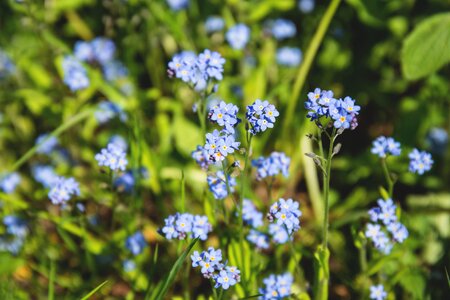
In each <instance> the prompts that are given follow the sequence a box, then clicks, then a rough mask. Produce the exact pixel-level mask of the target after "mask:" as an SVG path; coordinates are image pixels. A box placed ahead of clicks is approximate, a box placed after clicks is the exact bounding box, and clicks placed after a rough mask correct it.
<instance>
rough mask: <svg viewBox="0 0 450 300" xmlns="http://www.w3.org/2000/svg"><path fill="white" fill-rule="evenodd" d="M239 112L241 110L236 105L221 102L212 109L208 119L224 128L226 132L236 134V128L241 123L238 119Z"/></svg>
mask: <svg viewBox="0 0 450 300" xmlns="http://www.w3.org/2000/svg"><path fill="white" fill-rule="evenodd" d="M238 111H239V108H238V107H237V106H236V105H234V104H232V103H228V104H227V103H225V102H224V101H220V103H219V104H218V105H214V106H213V107H211V109H210V111H209V114H208V119H209V120H210V121H211V122H213V123H216V124H217V125H219V126H221V127H224V129H223V131H224V132H226V133H229V134H234V127H236V125H237V124H239V122H240V120H239V119H238V117H237V113H238Z"/></svg>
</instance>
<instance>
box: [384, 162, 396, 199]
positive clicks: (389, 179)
mask: <svg viewBox="0 0 450 300" xmlns="http://www.w3.org/2000/svg"><path fill="white" fill-rule="evenodd" d="M381 166H382V168H383V173H384V177H385V178H386V183H387V185H388V193H389V197H390V198H392V193H393V192H394V181H393V180H392V177H391V175H390V173H389V169H388V166H387V162H386V158H382V159H381Z"/></svg>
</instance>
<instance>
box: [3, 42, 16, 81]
mask: <svg viewBox="0 0 450 300" xmlns="http://www.w3.org/2000/svg"><path fill="white" fill-rule="evenodd" d="M15 71H16V67H15V66H14V63H13V62H12V60H11V59H10V58H9V56H8V55H7V54H6V53H5V52H3V51H2V50H1V49H0V79H3V78H6V77H9V76H11V75H12V74H14V72H15Z"/></svg>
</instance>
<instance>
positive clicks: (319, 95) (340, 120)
mask: <svg viewBox="0 0 450 300" xmlns="http://www.w3.org/2000/svg"><path fill="white" fill-rule="evenodd" d="M305 108H306V109H307V110H308V113H307V114H306V116H307V117H308V118H309V119H311V121H315V120H318V119H320V118H322V117H324V118H331V119H332V122H333V126H334V128H337V129H339V128H342V129H348V128H350V129H351V130H354V129H355V128H356V127H357V126H358V120H357V115H358V114H359V111H360V110H361V107H360V106H358V105H355V100H353V99H352V98H350V97H345V98H344V100H342V99H335V98H333V92H332V91H325V90H323V91H322V90H321V89H319V88H316V89H315V90H314V92H310V93H308V100H306V102H305Z"/></svg>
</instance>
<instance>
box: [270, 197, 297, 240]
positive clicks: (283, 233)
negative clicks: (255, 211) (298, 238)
mask: <svg viewBox="0 0 450 300" xmlns="http://www.w3.org/2000/svg"><path fill="white" fill-rule="evenodd" d="M298 207H299V203H298V202H296V201H293V200H292V199H287V200H285V199H283V198H280V199H279V200H278V201H277V202H275V203H274V204H272V206H271V207H270V210H269V213H268V214H267V218H268V219H269V221H270V222H274V221H275V220H276V223H273V224H270V226H269V233H270V234H271V235H272V236H273V238H274V240H275V241H276V242H277V243H280V244H283V243H286V242H287V241H288V240H289V238H291V236H292V234H293V233H294V232H296V231H297V230H299V229H300V216H301V215H302V213H301V211H300V210H299V208H298Z"/></svg>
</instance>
